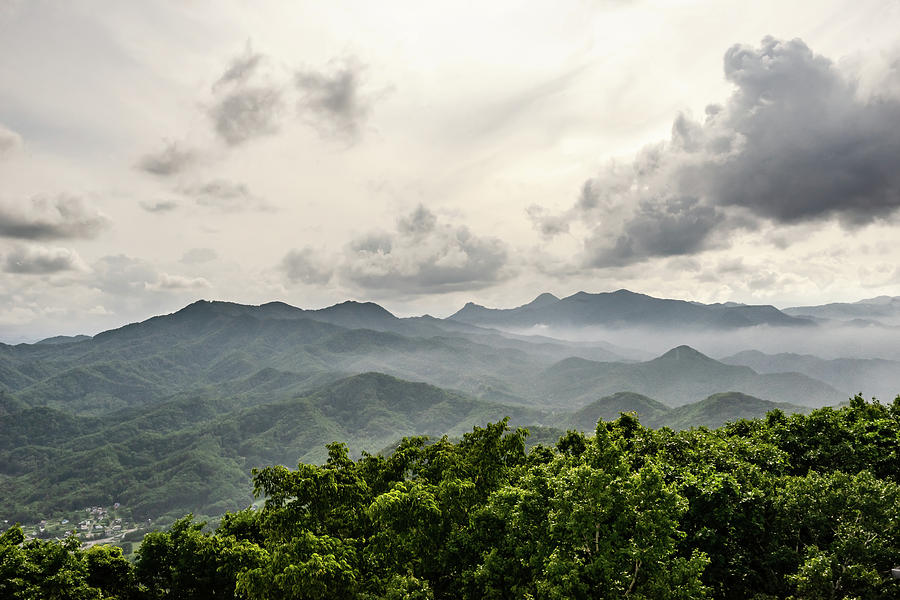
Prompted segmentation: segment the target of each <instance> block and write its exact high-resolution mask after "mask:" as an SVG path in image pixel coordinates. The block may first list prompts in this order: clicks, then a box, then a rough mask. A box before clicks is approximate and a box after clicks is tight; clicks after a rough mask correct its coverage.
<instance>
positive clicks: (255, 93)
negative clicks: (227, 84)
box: [210, 87, 281, 146]
mask: <svg viewBox="0 0 900 600" xmlns="http://www.w3.org/2000/svg"><path fill="white" fill-rule="evenodd" d="M280 107H281V92H280V91H278V90H277V89H276V88H273V87H251V88H245V89H239V90H234V91H233V92H231V93H229V94H228V95H227V96H225V97H224V98H223V99H222V100H221V101H219V102H218V103H217V104H216V105H215V106H213V108H212V109H211V111H210V117H212V119H213V123H214V124H215V128H216V132H217V133H218V134H219V136H220V137H221V138H222V139H223V140H225V142H226V143H227V144H228V145H230V146H236V145H238V144H242V143H244V142H246V141H247V140H250V139H253V138H256V137H261V136H264V135H269V134H272V133H275V132H277V131H278V123H277V116H278V112H279V110H280Z"/></svg>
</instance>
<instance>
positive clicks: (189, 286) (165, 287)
mask: <svg viewBox="0 0 900 600" xmlns="http://www.w3.org/2000/svg"><path fill="white" fill-rule="evenodd" d="M144 287H145V288H146V289H148V290H151V291H156V292H158V291H173V290H195V289H203V288H209V287H211V286H210V284H209V281H207V280H206V279H204V278H203V277H185V276H184V275H169V274H168V273H160V274H159V275H158V276H157V278H156V281H153V282H144Z"/></svg>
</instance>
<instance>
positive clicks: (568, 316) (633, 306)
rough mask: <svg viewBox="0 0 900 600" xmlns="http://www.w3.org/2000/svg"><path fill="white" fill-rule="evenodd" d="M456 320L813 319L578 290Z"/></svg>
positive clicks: (552, 323)
mask: <svg viewBox="0 0 900 600" xmlns="http://www.w3.org/2000/svg"><path fill="white" fill-rule="evenodd" d="M448 318H449V319H451V320H454V321H459V322H463V323H469V324H472V325H481V326H486V327H500V328H504V327H505V328H510V329H527V328H530V327H535V326H537V325H545V326H549V327H563V328H573V327H598V326H601V327H609V328H624V327H657V328H666V329H679V328H692V329H735V328H740V327H751V326H754V325H770V326H778V327H787V326H799V327H802V326H809V325H812V324H813V323H812V321H810V320H809V319H801V318H797V317H791V316H789V315H786V314H784V313H783V312H781V311H779V310H778V309H777V308H775V307H774V306H768V305H764V306H762V305H760V306H757V305H744V304H734V303H727V304H700V303H697V302H687V301H684V300H667V299H661V298H654V297H652V296H647V295H644V294H637V293H635V292H630V291H628V290H624V289H623V290H618V291H616V292H609V293H601V294H588V293H586V292H578V293H577V294H573V295H571V296H568V297H566V298H562V299H558V298H556V297H555V296H553V295H552V294H541V295H540V296H538V297H537V298H535V299H534V300H533V301H531V302H530V303H528V304H525V305H523V306H519V307H517V308H510V309H497V308H485V307H484V306H480V305H478V304H474V303H472V302H469V303H468V304H466V305H465V306H464V307H463V308H462V309H460V310H459V311H458V312H456V313H455V314H453V315H451V316H450V317H448Z"/></svg>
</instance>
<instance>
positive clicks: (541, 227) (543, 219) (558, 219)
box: [525, 204, 569, 238]
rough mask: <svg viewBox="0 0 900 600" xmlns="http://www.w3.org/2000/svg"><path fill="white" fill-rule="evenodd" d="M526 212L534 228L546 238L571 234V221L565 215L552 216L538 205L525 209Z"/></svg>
mask: <svg viewBox="0 0 900 600" xmlns="http://www.w3.org/2000/svg"><path fill="white" fill-rule="evenodd" d="M525 212H526V213H527V214H528V218H529V219H530V220H531V224H532V225H533V226H534V228H535V229H537V230H538V231H539V232H540V233H541V235H542V236H543V237H545V238H550V237H553V236H556V235H559V234H561V233H569V219H568V218H567V217H566V216H565V215H554V214H550V213H548V212H547V211H546V210H545V209H544V208H543V207H542V206H538V205H537V204H532V205H531V206H529V207H528V208H526V209H525Z"/></svg>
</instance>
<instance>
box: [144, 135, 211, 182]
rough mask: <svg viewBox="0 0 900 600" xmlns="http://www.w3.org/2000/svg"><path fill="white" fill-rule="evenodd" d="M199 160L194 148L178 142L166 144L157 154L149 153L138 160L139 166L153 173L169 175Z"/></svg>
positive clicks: (179, 171)
mask: <svg viewBox="0 0 900 600" xmlns="http://www.w3.org/2000/svg"><path fill="white" fill-rule="evenodd" d="M196 160H197V155H196V153H195V152H194V151H193V150H190V149H187V148H182V147H179V145H178V143H177V142H171V143H169V144H167V145H166V147H165V148H163V149H162V150H161V151H160V152H158V153H157V154H147V155H146V156H144V157H142V158H141V160H140V161H138V165H137V166H138V168H139V169H141V170H142V171H146V172H147V173H150V174H152V175H157V176H160V177H169V176H171V175H177V174H178V173H181V172H182V171H184V170H185V169H186V168H187V167H189V166H190V165H192V164H193V163H194V162H196Z"/></svg>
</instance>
